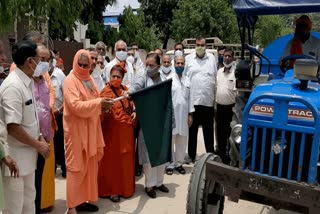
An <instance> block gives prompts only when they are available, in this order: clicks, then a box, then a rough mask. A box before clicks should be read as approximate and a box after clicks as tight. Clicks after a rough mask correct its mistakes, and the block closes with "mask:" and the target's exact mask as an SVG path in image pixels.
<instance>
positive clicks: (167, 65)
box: [160, 54, 184, 79]
mask: <svg viewBox="0 0 320 214" xmlns="http://www.w3.org/2000/svg"><path fill="white" fill-rule="evenodd" d="M183 60H184V59H183ZM161 64H162V65H161V67H160V73H161V74H163V75H164V76H165V77H166V78H167V79H170V78H172V76H173V75H174V74H175V73H174V72H175V71H174V66H172V63H171V57H170V56H169V55H166V54H165V55H163V57H162V61H161Z"/></svg>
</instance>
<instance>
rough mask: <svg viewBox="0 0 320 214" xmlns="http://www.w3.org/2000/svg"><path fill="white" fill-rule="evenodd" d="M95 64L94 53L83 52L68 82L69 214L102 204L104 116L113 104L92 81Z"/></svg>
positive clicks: (91, 209) (65, 128) (66, 121)
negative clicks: (99, 178)
mask: <svg viewBox="0 0 320 214" xmlns="http://www.w3.org/2000/svg"><path fill="white" fill-rule="evenodd" d="M91 63H92V61H91V58H90V53H89V52H88V51H86V50H79V51H78V52H77V53H76V55H75V57H74V60H73V72H71V73H70V74H69V75H68V76H67V78H66V80H65V82H64V90H63V95H64V112H63V124H64V127H63V128H64V134H65V135H64V137H65V138H64V142H65V149H66V150H65V153H66V154H65V157H66V167H67V207H68V212H67V213H68V214H74V213H77V211H90V212H96V211H98V210H99V208H98V207H97V206H96V205H94V204H91V203H89V202H94V201H97V200H98V183H97V176H98V161H99V160H100V159H101V158H102V156H103V147H104V141H103V136H102V131H101V121H100V114H101V112H103V111H108V110H109V109H110V107H111V106H112V104H111V103H110V102H109V101H107V99H104V98H100V97H99V93H98V90H97V88H96V86H95V84H94V81H93V79H92V78H91V77H90V66H91Z"/></svg>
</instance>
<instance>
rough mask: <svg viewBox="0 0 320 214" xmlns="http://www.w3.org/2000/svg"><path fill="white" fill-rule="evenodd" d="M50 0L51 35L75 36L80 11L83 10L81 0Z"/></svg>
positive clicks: (62, 38)
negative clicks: (74, 31)
mask: <svg viewBox="0 0 320 214" xmlns="http://www.w3.org/2000/svg"><path fill="white" fill-rule="evenodd" d="M47 2H48V8H49V11H48V14H49V23H48V24H49V35H50V37H51V38H52V39H61V40H64V39H65V38H67V37H69V38H73V30H74V29H75V28H76V25H75V21H76V20H78V18H79V15H80V11H82V10H83V8H84V7H83V5H82V2H81V0H75V1H68V0H60V1H58V0H51V1H47Z"/></svg>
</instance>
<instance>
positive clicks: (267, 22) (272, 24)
mask: <svg viewBox="0 0 320 214" xmlns="http://www.w3.org/2000/svg"><path fill="white" fill-rule="evenodd" d="M286 25H287V22H286V20H285V19H284V18H283V17H282V16H278V15H274V16H260V17H259V19H258V22H257V24H256V31H255V39H254V41H255V44H259V45H261V46H262V47H266V46H267V45H268V44H269V43H270V42H272V41H273V40H275V39H277V38H279V37H281V36H283V35H286V34H288V33H290V32H292V30H291V29H290V28H289V27H287V26H286Z"/></svg>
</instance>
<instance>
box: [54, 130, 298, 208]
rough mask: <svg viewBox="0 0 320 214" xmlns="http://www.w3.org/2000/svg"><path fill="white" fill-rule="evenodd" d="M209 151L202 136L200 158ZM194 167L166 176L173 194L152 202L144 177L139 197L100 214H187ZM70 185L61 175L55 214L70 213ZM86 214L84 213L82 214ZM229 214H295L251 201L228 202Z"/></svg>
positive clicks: (102, 205) (103, 204) (106, 203)
mask: <svg viewBox="0 0 320 214" xmlns="http://www.w3.org/2000/svg"><path fill="white" fill-rule="evenodd" d="M204 151H205V149H204V143H203V138H202V132H201V131H200V132H199V136H198V154H199V155H200V154H203V153H204ZM192 168H193V165H185V169H186V172H187V173H186V174H185V175H180V174H178V173H177V172H175V173H174V174H173V175H171V176H169V175H165V179H164V184H165V185H166V186H167V187H168V188H169V189H170V192H169V193H162V192H157V196H158V197H157V198H156V199H151V198H149V197H148V196H147V195H146V194H145V192H144V177H139V178H136V193H135V195H134V196H133V197H132V198H130V199H121V202H120V203H112V202H111V201H110V200H109V199H99V201H98V203H97V205H98V206H99V208H100V210H99V212H96V213H97V214H105V213H108V214H109V213H110V214H183V213H186V197H187V191H188V184H189V178H190V175H191V171H192ZM65 185H66V182H65V179H62V177H61V175H58V176H57V177H56V201H55V208H54V210H53V211H52V212H51V213H52V214H63V213H65V211H66V205H65V204H66V202H65V200H66V187H65ZM81 213H83V212H81ZM224 213H225V214H234V213H237V214H294V213H293V212H289V211H276V210H274V209H272V208H270V207H268V206H263V205H260V204H255V203H251V202H247V201H240V202H239V203H234V202H230V201H228V200H226V203H225V209H224Z"/></svg>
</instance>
